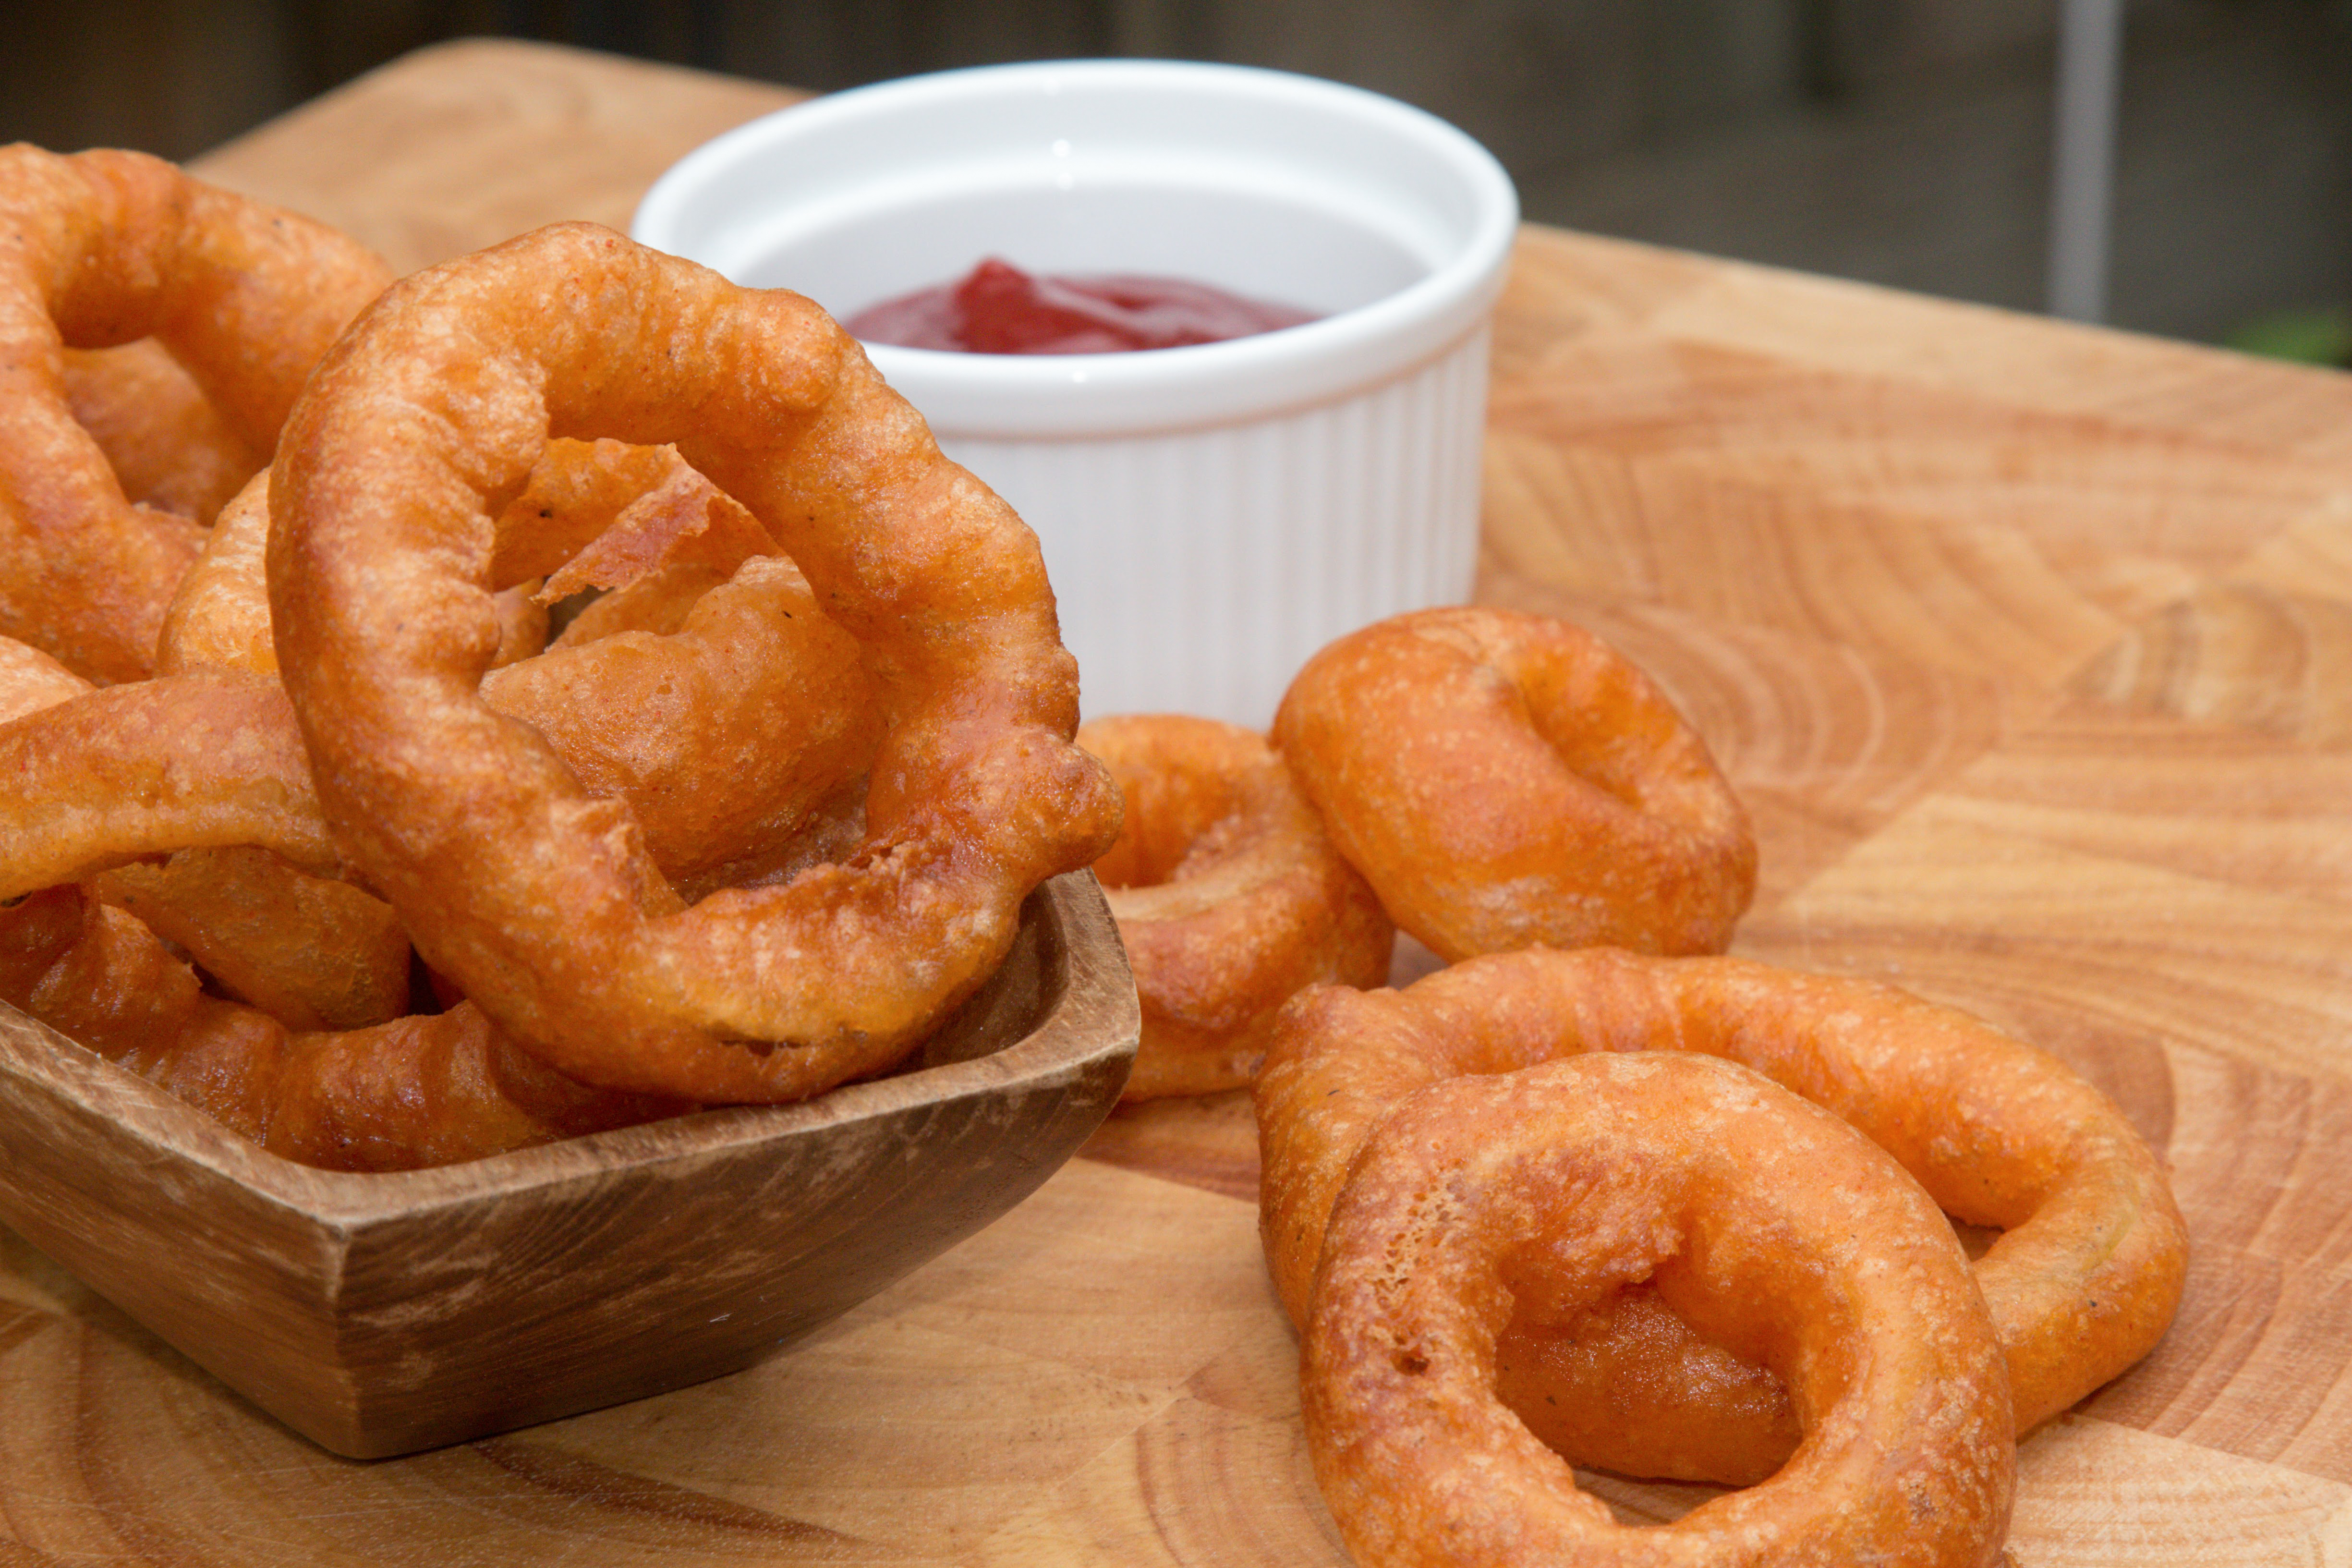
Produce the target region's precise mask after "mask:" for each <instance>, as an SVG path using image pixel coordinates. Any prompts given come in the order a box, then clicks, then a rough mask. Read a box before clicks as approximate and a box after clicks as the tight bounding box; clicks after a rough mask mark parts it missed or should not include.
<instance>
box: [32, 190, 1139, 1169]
mask: <svg viewBox="0 0 2352 1568" xmlns="http://www.w3.org/2000/svg"><path fill="white" fill-rule="evenodd" d="M0 215H5V216H7V217H8V219H9V220H10V221H9V224H8V225H6V226H0V342H5V346H8V347H10V348H11V350H12V353H11V354H10V355H8V356H0V363H6V364H7V365H9V366H10V367H11V369H10V370H9V372H8V373H7V374H9V375H13V376H14V377H15V380H14V382H13V383H12V382H9V381H7V380H6V379H5V377H0V436H5V435H11V434H14V435H20V436H23V437H25V438H24V439H21V440H15V441H10V442H5V443H0V444H5V445H6V446H7V448H8V456H7V458H5V459H0V775H5V776H6V777H7V778H9V779H10V780H11V784H12V787H11V788H10V790H9V791H8V792H7V793H6V794H5V796H0V1000H5V1001H7V1002H9V1003H10V1004H12V1005H16V1006H17V1007H19V1008H22V1009H24V1010H25V1011H26V1012H28V1013H30V1014H31V1015H32V1016H36V1017H37V1018H40V1019H42V1020H43V1021H45V1022H47V1023H48V1024H50V1025H51V1026H55V1027H57V1028H58V1029H60V1030H62V1031H64V1032H65V1033H67V1034H68V1035H69V1036H71V1037H74V1038H76V1039H78V1040H79V1041H80V1042H81V1043H83V1044H85V1045H88V1046H89V1047H91V1048H93V1049H96V1050H99V1051H100V1052H101V1053H103V1054H105V1055H108V1056H110V1057H111V1058H114V1059H116V1060H118V1061H121V1062H122V1063H124V1064H125V1065H128V1066H131V1067H132V1068H134V1069H135V1070H139V1071H141V1072H142V1073H144V1074H145V1075H146V1076H148V1077H149V1078H150V1079H152V1080H153V1081H155V1082H157V1083H158V1084H160V1085H162V1086H163V1087H164V1088H165V1089H168V1090H169V1091H170V1092H172V1093H173V1094H175V1095H178V1096H180V1097H181V1098H183V1099H185V1100H189V1101H190V1102H191V1103H194V1104H195V1105H197V1106H199V1107H200V1108H202V1109H204V1110H207V1111H209V1112H210V1113H212V1114H213V1115H214V1116H215V1118H216V1119H218V1120H220V1121H222V1122H224V1123H225V1124H226V1125H227V1126H229V1127H231V1128H233V1129H235V1130H236V1131H239V1132H242V1133H244V1134H245V1135H247V1136H248V1137H250V1138H252V1139H254V1140H255V1141H256V1142H260V1143H262V1144H263V1145H264V1146H265V1147H267V1148H269V1149H271V1150H273V1151H275V1152H279V1153H282V1154H285V1155H287V1156H288V1157H289V1158H293V1159H297V1160H301V1161H304V1162H307V1163H315V1164H322V1165H330V1166H337V1167H342V1168H351V1169H369V1170H374V1169H394V1168H404V1167H408V1166H414V1165H418V1164H429V1163H442V1162H445V1161H448V1160H452V1159H467V1158H473V1157H477V1156H478V1155H481V1154H485V1153H490V1152H498V1151H499V1150H502V1149H509V1148H515V1147H520V1146H523V1145H526V1144H529V1143H533V1142H544V1141H545V1140H547V1139H550V1138H554V1137H562V1136H568V1135H571V1134H572V1133H576V1132H580V1131H591V1130H594V1129H597V1128H601V1127H608V1126H614V1125H619V1124H622V1123H625V1122H627V1121H639V1120H644V1119H646V1118H647V1117H651V1116H656V1115H667V1114H673V1113H675V1112H677V1111H678V1110H686V1109H691V1108H692V1107H694V1106H697V1105H700V1104H708V1103H721V1102H741V1101H772V1100H791V1099H799V1098H803V1097H805V1096H807V1095H810V1094H814V1093H817V1092H820V1091H822V1090H823V1089H826V1088H829V1087H831V1086H832V1085H833V1084H835V1083H837V1082H840V1081H842V1080H843V1079H846V1078H849V1077H854V1076H858V1075H862V1074H870V1073H874V1072H878V1071H883V1070H887V1068H890V1067H891V1066H893V1065H894V1064H895V1063H897V1062H898V1061H899V1060H900V1059H902V1058H904V1057H905V1056H907V1055H908V1053H909V1052H910V1051H911V1049H912V1048H913V1047H915V1046H916V1045H917V1044H918V1043H919V1040H920V1039H921V1037H923V1035H924V1034H925V1033H926V1032H927V1031H928V1030H929V1028H930V1027H931V1026H933V1025H934V1024H935V1023H936V1022H938V1021H939V1020H940V1017H941V1016H943V1015H944V1014H945V1013H946V1012H947V1011H948V1010H949V1009H950V1008H952V1007H953V1006H954V1005H956V1004H957V1003H958V1002H959V1001H961V999H962V998H963V997H964V996H965V995H967V994H969V993H970V992H971V990H972V989H973V988H974V987H975V986H977V985H978V984H980V983H981V982H982V980H984V979H985V978H986V977H987V975H988V974H989V973H991V972H992V970H993V968H994V967H995V965H996V963H998V962H999V961H1001V960H1002V958H1003V955H1004V953H1005V952H1006V950H1007V948H1008V947H1009V945H1010V942H1011V940H1012V937H1013V931H1014V926H1015V922H1016V920H1017V914H1018V910H1019V908H1020V906H1021V904H1022V901H1023V900H1024V899H1025V898H1026V897H1027V895H1028V894H1029V892H1030V891H1031V890H1032V889H1034V887H1035V886H1036V885H1037V884H1038V883H1039V882H1041V881H1043V880H1044V879H1046V878H1048V877H1051V876H1054V875H1056V874H1058V873H1060V872H1062V871H1066V870H1070V869H1075V868H1078V867H1082V866H1084V865H1086V864H1087V863H1089V862H1090V861H1092V860H1093V859H1094V858H1096V857H1097V855H1099V854H1100V853H1101V852H1102V851H1103V850H1104V849H1105V848H1107V847H1108V845H1109V843H1110V841H1111V840H1112V838H1113V837H1115V836H1116V832H1117V828H1118V816H1119V810H1120V804H1119V796H1118V792H1117V790H1116V788H1115V787H1114V786H1113V784H1111V782H1110V780H1109V778H1108V775H1107V774H1106V773H1104V772H1103V770H1102V769H1101V768H1100V767H1099V765H1097V764H1096V763H1093V762H1092V761H1091V760H1090V759H1088V758H1087V756H1086V755H1085V754H1084V753H1082V752H1079V751H1077V750H1076V748H1075V747H1074V746H1073V745H1072V744H1071V737H1072V733H1073V731H1074V730H1075V728H1076V670H1075V667H1074V665H1073V664H1072V661H1071V660H1070V658H1069V656H1068V654H1067V653H1066V651H1065V650H1064V649H1063V648H1062V647H1061V644H1060V640H1059V636H1058V633H1057V631H1056V628H1055V616H1054V605H1053V599H1052V595H1051V593H1050V590H1049V589H1048V587H1047V585H1046V582H1045V574H1044V570H1043V567H1042V563H1040V561H1039V559H1038V555H1037V550H1036V545H1035V542H1034V538H1033V537H1032V536H1031V535H1030V534H1029V533H1028V531H1027V530H1026V529H1025V528H1024V526H1023V525H1022V524H1021V522H1020V521H1019V520H1018V519H1017V518H1015V517H1014V516H1013V513H1012V512H1011V511H1010V510H1007V509H1006V508H1005V507H1004V505H1003V502H1002V501H1000V500H997V499H996V498H995V497H994V496H993V495H992V494H991V493H990V492H989V491H988V490H987V489H985V488H984V487H982V485H980V484H979V483H978V482H977V481H976V480H974V479H971V476H970V475H968V474H966V473H964V472H963V471H962V470H961V469H960V468H956V467H955V466H954V465H952V464H950V463H949V462H947V461H946V459H945V458H942V457H940V453H939V450H938V448H937V447H936V446H935V445H934V444H932V442H931V440H930V437H929V432H928V430H927V429H926V428H925V427H924V426H923V424H922V422H921V420H920V419H919V417H918V416H916V415H915V414H914V413H913V411H912V410H910V409H908V407H907V406H906V405H905V404H904V403H903V402H901V401H899V400H898V398H897V397H896V396H895V395H892V394H891V393H889V391H888V390H887V388H885V387H884V386H882V384H881V383H880V382H879V380H878V379H877V377H875V375H874V374H873V372H872V370H871V368H870V367H869V366H868V365H867V364H866V361H865V357H864V355H863V353H861V352H860V351H859V350H858V349H857V348H856V345H855V344H854V343H853V342H850V340H848V339H847V338H846V337H845V335H844V334H843V333H842V332H841V331H840V330H839V329H838V328H837V327H835V325H834V324H833V323H832V321H830V320H829V319H827V318H826V317H824V314H823V312H821V311H819V310H816V308H815V307H814V306H813V305H811V304H809V302H808V301H806V300H803V299H801V298H799V297H798V296H796V295H790V294H787V293H784V292H783V291H782V290H753V289H738V288H736V287H734V286H733V285H730V284H728V283H726V282H725V281H724V280H722V279H719V278H718V277H717V276H716V275H714V274H711V273H709V272H707V271H705V270H704V269H702V268H698V267H695V266H693V265H691V264H689V263H686V262H683V261H678V260H676V259H675V258H668V257H663V256H659V255H657V254H656V253H654V252H650V251H646V250H645V249H643V248H642V247H636V246H635V245H632V244H631V243H630V242H628V241H627V240H625V239H624V238H622V237H620V236H618V235H614V234H613V233H611V232H609V231H606V230H604V229H600V228H596V227H594V226H589V225H566V226H558V227H555V228H551V229H547V230H541V231H540V232H538V233H536V234H534V235H529V236H525V237H522V238H520V239H519V240H516V241H514V242H511V243H509V245H507V246H503V247H498V248H496V249H494V250H491V251H488V252H484V253H482V254H480V255H478V256H476V257H471V258H461V259H460V260H458V261H457V262H453V263H450V264H447V265H446V266H444V267H441V268H434V269H432V270H431V271H428V272H426V273H423V274H419V275H417V276H416V277H415V278H412V279H406V280H404V281H402V282H400V283H398V284H394V282H393V280H392V279H391V278H390V276H389V274H388V272H387V271H386V270H385V269H384V268H383V266H382V264H381V263H379V262H376V261H375V260H374V259H373V258H372V257H369V256H368V255H367V254H366V252H365V251H363V250H362V249H361V248H360V247H357V246H355V245H353V244H352V242H351V241H349V240H347V239H344V238H342V237H341V236H337V235H334V234H332V233H331V231H328V230H324V229H321V228H320V227H319V226H317V225H314V224H310V223H308V222H307V221H306V220H302V219H299V218H296V217H294V216H292V215H289V214H282V213H277V212H274V211H273V210H271V209H267V208H262V207H259V206H257V205H256V204H252V203H250V202H247V201H245V200H244V199H243V198H239V197H236V196H233V195H229V194H228V193H226V192H220V191H216V190H214V189H212V188H211V187H208V186H205V185H203V184H200V183H199V182H195V181H193V180H189V179H187V178H186V177H185V176H184V175H182V174H179V173H178V171H176V170H173V169H172V168H171V167H170V166H169V165H167V164H163V163H159V162H157V161H156V160H153V159H149V158H144V157H142V156H141V155H138V154H129V153H88V154H81V155H79V156H78V157H73V158H60V157H58V156H56V155H54V154H50V153H41V152H39V151H38V150H37V149H31V148H23V147H19V148H13V149H8V150H6V151H5V153H0ZM557 288H569V289H572V290H574V291H575V293H576V294H578V295H579V296H580V299H579V300H575V303H577V304H578V305H579V309H578V310H576V311H573V312H564V311H557V312H550V311H548V310H546V309H545V298H546V296H547V294H548V292H549V290H550V289H557ZM685 342H692V343H694V344H695V345H696V347H697V351H698V352H697V353H692V354H682V353H679V352H678V345H679V344H681V343H685ZM688 363H690V364H691V365H692V366H693V367H694V368H693V369H692V370H690V371H685V372H681V370H680V367H681V366H684V365H687V364H688ZM28 433H29V434H28ZM34 437H38V439H35V438H34ZM265 464H266V465H268V467H266V468H265V467H264V465H265ZM167 509H168V510H167ZM108 584H111V586H106V585H108ZM551 612H553V614H552V615H551Z"/></svg>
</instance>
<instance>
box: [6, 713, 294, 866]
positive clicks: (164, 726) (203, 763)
mask: <svg viewBox="0 0 2352 1568" xmlns="http://www.w3.org/2000/svg"><path fill="white" fill-rule="evenodd" d="M0 778H5V779H7V780H9V781H10V784H11V787H10V788H8V789H7V790H5V791H0V899H13V898H15V897H16V896H17V895H19V894H22V893H28V892H33V891H35V890H37V889H42V888H51V887H55V886H57V885H58V884H59V883H61V882H72V881H78V880H79V879H82V878H84V877H89V876H95V875H96V874H97V873H99V872H100V871H103V870H106V869H108V868H110V867H114V866H120V865H121V864H123V863H124V862H126V861H130V860H136V859H139V858H142V857H143V856H149V855H167V854H170V853H171V852H173V850H177V849H192V848H198V847H218V846H226V845H236V844H251V845H258V846H260V847H263V848H265V849H269V850H274V851H275V852H276V853H277V854H278V855H280V856H282V857H284V858H286V859H288V860H289V861H291V862H293V863H294V864H295V865H296V866H298V867H300V868H304V869H306V870H310V871H316V872H320V873H322V874H326V875H332V874H334V872H335V870H336V869H337V867H338V864H339V860H338V857H337V855H336V853H335V850H334V847H333V846H332V845H331V844H330V843H329V841H328V838H327V828H326V821H325V819H324V818H323V817H322V816H320V811H319V801H318V796H317V795H316V794H315V793H314V792H313V791H312V789H311V787H310V767H309V764H308V763H307V762H306V761H305V760H304V758H303V755H302V746H301V737H300V736H299V734H298V733H297V732H296V731H295V728H294V714H293V710H292V709H291V708H290V707H289V705H288V703H287V701H286V694H285V692H284V691H282V690H280V689H278V683H277V682H276V681H274V680H271V679H267V678H266V677H262V676H257V675H249V674H247V673H245V672H244V671H242V670H229V669H199V670H191V671H189V672H188V673H186V674H184V675H170V676H162V677H158V678H157V679H153V680H140V681H132V682H129V683H127V684H124V685H121V686H101V687H99V688H97V689H94V690H90V691H86V692H83V693H81V694H80V695H79V696H76V697H71V698H68V700H65V701H63V702H59V703H57V704H55V705H53V706H51V707H47V708H44V709H41V710H39V711H37V712H33V713H28V714H26V715H25V716H23V717H22V718H18V719H15V720H12V721H8V722H6V723H0Z"/></svg>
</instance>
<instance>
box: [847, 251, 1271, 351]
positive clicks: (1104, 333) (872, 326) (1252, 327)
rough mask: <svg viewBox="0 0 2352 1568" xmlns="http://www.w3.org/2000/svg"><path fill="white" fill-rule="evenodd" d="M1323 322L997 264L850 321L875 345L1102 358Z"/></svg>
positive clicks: (1172, 291) (1197, 291)
mask: <svg viewBox="0 0 2352 1568" xmlns="http://www.w3.org/2000/svg"><path fill="white" fill-rule="evenodd" d="M1315 319H1316V318H1315V316H1314V314H1313V313H1312V312H1311V311H1307V310H1294V309H1292V308H1291V307H1290V306H1288V305H1273V304H1268V303H1266V302H1265V301H1264V300H1245V299H1244V298H1242V297H1241V296H1240V295H1238V294H1228V293H1227V292H1225V291H1224V290H1223V289H1216V288H1212V287H1211V286H1210V285H1208V284H1206V283H1189V282H1186V281H1185V280H1184V279H1181V278H1139V277H1128V276H1124V275H1119V276H1112V277H1102V278H1036V277H1032V276H1031V275H1030V274H1028V273H1026V272H1024V271H1022V270H1021V269H1020V268H1017V267H1015V266H1013V265H1012V264H1011V263H1010V262H1006V261H1000V260H998V259H997V258H995V257H990V258H988V259H987V260H985V261H983V262H982V263H981V264H980V265H979V266H977V267H975V268H972V269H971V271H970V272H969V273H967V274H965V275H964V276H963V277H962V278H960V279H957V280H956V281H954V282H953V283H942V284H940V285H939V286H937V287H936V288H931V289H919V290H917V291H916V292H914V293H912V294H903V295H900V296H899V297H898V299H896V300H883V301H882V303H880V304H878V305H869V306H867V307H866V309H865V310H860V311H858V312H857V314H856V315H855V316H852V317H851V318H849V320H848V321H845V322H844V323H843V324H844V325H845V326H846V327H847V328H848V329H849V332H850V335H851V336H853V337H856V338H862V339H864V340H865V341H866V342H870V343H889V344H893V345H895V346H896V347H898V348H905V349H947V350H950V351H951V352H954V353H972V354H1100V353H1126V352H1129V351H1130V350H1134V349H1174V348H1182V347H1184V346H1185V345H1186V344H1188V343H1221V342H1225V341H1227V340H1228V339H1232V338H1248V337H1255V336H1256V335H1257V334H1258V333H1260V332H1270V331H1274V330H1275V329H1276V328H1277V327H1295V326H1297V325H1299V324H1300V323H1301V322H1304V321H1314V320H1315Z"/></svg>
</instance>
